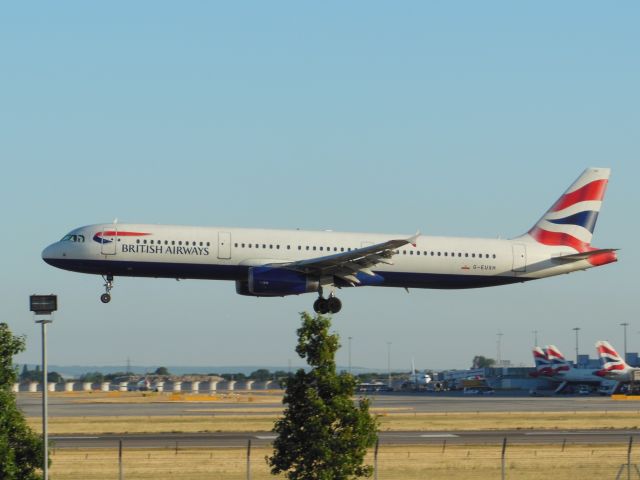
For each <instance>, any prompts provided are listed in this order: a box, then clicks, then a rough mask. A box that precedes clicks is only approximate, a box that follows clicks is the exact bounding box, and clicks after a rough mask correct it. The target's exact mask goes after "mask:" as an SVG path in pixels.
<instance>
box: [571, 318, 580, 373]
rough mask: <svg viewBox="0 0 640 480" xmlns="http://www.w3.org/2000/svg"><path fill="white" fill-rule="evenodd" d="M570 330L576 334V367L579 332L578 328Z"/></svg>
mask: <svg viewBox="0 0 640 480" xmlns="http://www.w3.org/2000/svg"><path fill="white" fill-rule="evenodd" d="M572 330H573V331H574V332H576V365H578V332H579V331H580V327H573V329H572Z"/></svg>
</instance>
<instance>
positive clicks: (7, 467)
mask: <svg viewBox="0 0 640 480" xmlns="http://www.w3.org/2000/svg"><path fill="white" fill-rule="evenodd" d="M24 348H25V340H24V337H15V336H13V334H12V333H11V330H9V326H8V325H7V324H6V323H0V478H2V479H3V480H35V479H40V478H42V477H41V476H40V475H39V474H38V473H37V472H36V470H37V469H38V468H39V467H41V466H42V458H43V457H42V450H43V448H42V439H41V438H40V437H39V436H37V435H36V434H35V433H34V432H33V430H31V429H30V428H29V427H28V426H27V423H26V421H25V419H24V416H23V415H22V412H21V411H20V410H19V409H18V407H17V405H16V399H15V396H14V394H13V392H12V391H11V387H12V386H13V384H14V383H15V381H16V379H17V371H16V369H14V368H13V365H12V361H13V356H14V355H16V354H18V353H20V352H22V351H23V350H24Z"/></svg>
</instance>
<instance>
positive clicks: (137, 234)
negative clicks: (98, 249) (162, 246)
mask: <svg viewBox="0 0 640 480" xmlns="http://www.w3.org/2000/svg"><path fill="white" fill-rule="evenodd" d="M98 235H99V236H101V237H143V236H145V235H151V234H150V233H142V232H120V231H117V230H105V231H104V232H99V233H98Z"/></svg>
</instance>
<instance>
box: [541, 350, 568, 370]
mask: <svg viewBox="0 0 640 480" xmlns="http://www.w3.org/2000/svg"><path fill="white" fill-rule="evenodd" d="M545 352H546V354H547V359H548V360H549V363H550V364H551V367H550V368H551V370H552V372H553V374H554V375H556V374H558V373H562V372H568V371H569V370H571V368H572V366H571V364H570V363H569V362H568V361H567V359H566V358H564V355H563V354H562V352H560V350H558V347H556V346H555V345H547V346H546V347H545Z"/></svg>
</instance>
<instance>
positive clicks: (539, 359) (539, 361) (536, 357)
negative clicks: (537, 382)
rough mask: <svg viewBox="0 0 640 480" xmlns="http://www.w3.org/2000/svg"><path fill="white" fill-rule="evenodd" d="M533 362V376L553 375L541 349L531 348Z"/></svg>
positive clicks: (547, 359)
mask: <svg viewBox="0 0 640 480" xmlns="http://www.w3.org/2000/svg"><path fill="white" fill-rule="evenodd" d="M533 362H534V364H535V367H536V374H535V375H534V376H551V375H552V374H553V371H552V369H551V362H550V361H549V358H548V357H547V353H546V352H545V351H544V350H543V349H542V348H541V347H533Z"/></svg>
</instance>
